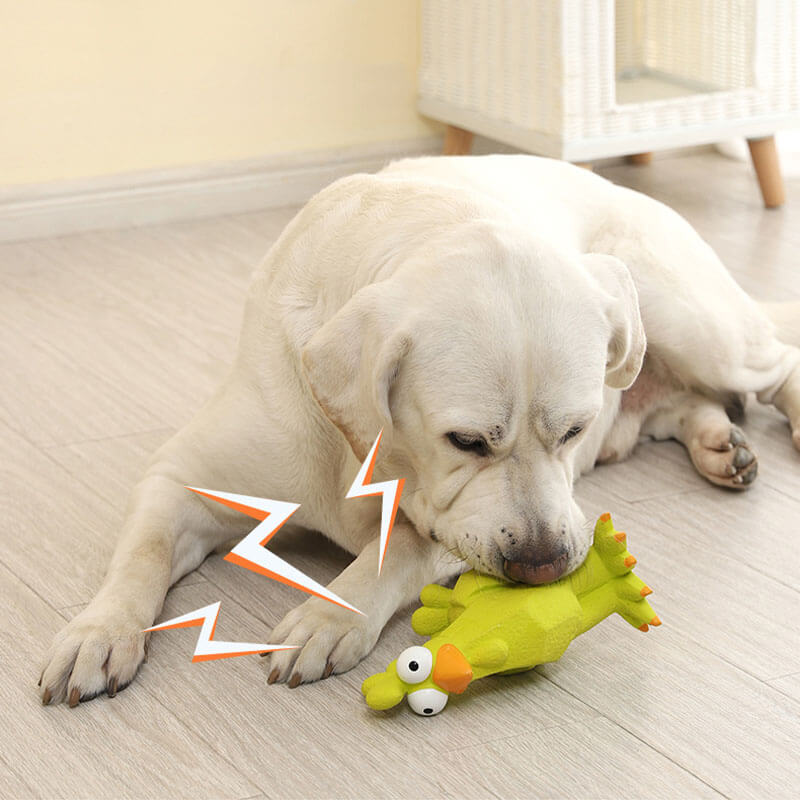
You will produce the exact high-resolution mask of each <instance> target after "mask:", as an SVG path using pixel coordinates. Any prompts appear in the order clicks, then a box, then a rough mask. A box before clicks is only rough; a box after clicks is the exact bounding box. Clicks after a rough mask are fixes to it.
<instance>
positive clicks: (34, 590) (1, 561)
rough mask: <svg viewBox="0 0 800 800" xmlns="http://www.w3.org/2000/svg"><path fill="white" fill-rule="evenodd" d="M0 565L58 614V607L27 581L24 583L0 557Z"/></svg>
mask: <svg viewBox="0 0 800 800" xmlns="http://www.w3.org/2000/svg"><path fill="white" fill-rule="evenodd" d="M0 566H2V568H3V569H4V570H5V571H6V572H8V574H9V575H13V576H14V578H16V579H17V580H18V581H19V582H20V583H21V584H22V585H23V586H24V587H25V588H26V589H29V590H30V591H31V592H33V594H35V595H36V596H37V597H38V598H39V599H40V600H41V601H42V602H43V603H44V604H45V605H46V606H47V607H48V608H49V609H50V610H52V611H55V612H56V614H58V609H57V608H56V607H55V606H54V605H53V604H52V603H51V602H50V601H49V600H46V599H45V598H44V597H42V595H40V594H39V592H37V591H36V589H34V588H33V586H30V585H29V584H28V583H26V582H25V579H24V578H22V577H21V576H19V575H17V573H16V572H15V571H14V570H13V569H12V568H11V567H10V566H9V565H8V564H6V562H5V561H3V559H0Z"/></svg>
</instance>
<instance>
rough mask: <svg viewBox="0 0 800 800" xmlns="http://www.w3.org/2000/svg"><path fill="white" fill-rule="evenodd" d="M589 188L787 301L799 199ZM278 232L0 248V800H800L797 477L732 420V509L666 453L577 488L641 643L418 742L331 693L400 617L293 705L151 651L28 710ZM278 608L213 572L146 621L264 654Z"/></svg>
mask: <svg viewBox="0 0 800 800" xmlns="http://www.w3.org/2000/svg"><path fill="white" fill-rule="evenodd" d="M605 174H606V175H607V176H608V177H610V178H612V179H613V180H615V181H618V182H621V183H625V184H627V185H630V186H633V187H635V188H639V189H642V190H643V191H645V192H648V193H650V194H652V195H653V196H655V197H657V198H660V199H662V200H665V201H667V202H668V203H670V204H671V205H673V206H674V207H675V208H677V209H678V210H679V211H680V212H682V213H683V214H685V215H686V216H687V217H688V218H689V220H690V221H691V222H693V223H694V224H695V225H696V226H697V228H698V229H699V230H700V232H701V233H702V234H703V235H704V236H705V237H706V238H707V239H708V240H709V241H710V242H711V243H712V244H713V245H714V246H715V247H716V248H717V250H718V251H719V252H720V254H721V255H722V257H723V259H724V260H725V261H726V262H727V264H728V265H729V267H730V268H731V270H732V271H733V273H734V275H735V276H736V278H737V279H738V280H739V281H740V282H741V284H742V285H743V286H744V287H745V288H746V289H747V290H748V291H751V292H752V293H755V294H756V295H758V296H760V297H761V298H764V299H784V298H795V299H796V298H798V297H800V256H799V255H798V254H799V253H800V183H795V184H794V185H790V186H789V187H788V189H789V195H790V197H793V198H794V200H793V201H792V202H790V204H789V205H788V206H787V207H785V208H784V209H782V210H779V211H764V210H763V209H762V208H761V205H760V199H759V196H758V192H757V188H756V185H755V182H754V180H753V179H752V176H751V175H750V169H749V167H748V166H747V165H744V164H741V163H738V162H732V161H727V160H725V159H723V158H721V157H719V156H714V155H711V154H707V155H698V156H692V157H689V158H683V159H672V160H656V161H655V162H654V163H653V164H652V165H651V166H649V167H644V168H643V167H639V168H637V167H633V166H620V167H613V168H609V169H607V170H605ZM291 214H292V209H285V210H279V211H270V212H264V213H255V214H246V215H243V216H238V217H227V218H220V219H212V220H207V221H202V222H191V223H184V224H173V225H169V226H164V227H152V228H142V229H138V230H124V231H116V232H102V233H92V234H85V235H80V236H74V237H67V238H61V239H53V240H48V241H32V242H29V243H22V244H15V245H5V246H2V247H0V321H1V322H2V336H0V370H1V372H0V375H2V377H1V378H0V380H2V392H0V471H1V475H2V477H1V479H0V498H1V501H0V502H1V505H0V511H2V519H3V522H2V535H0V603H1V604H2V608H3V609H4V611H3V613H2V620H1V621H0V630H1V632H2V649H1V651H0V670H2V674H1V675H0V794H2V796H3V797H8V798H22V797H45V798H50V797H189V796H191V797H195V798H206V797H229V798H253V797H276V798H300V797H401V798H416V797H420V796H446V797H456V798H461V797H495V796H498V797H526V798H531V797H574V798H586V797H609V798H612V797H648V798H676V797H712V796H719V795H724V796H727V797H734V798H747V797H752V798H765V797H772V798H790V797H791V798H794V797H798V796H800V592H799V590H800V577H799V576H800V454H798V453H796V452H794V451H793V449H792V447H791V444H790V440H789V435H788V429H787V427H786V425H785V423H784V421H783V420H782V419H781V418H780V416H779V415H777V414H776V413H774V412H772V411H769V410H765V409H760V408H755V409H753V410H752V412H751V414H750V418H749V421H748V422H747V423H746V425H745V428H746V430H747V431H748V432H749V434H750V436H751V441H752V442H754V444H755V447H756V449H757V452H758V453H759V455H760V458H761V470H760V475H759V478H758V480H757V482H756V484H755V485H754V487H753V488H752V489H751V490H750V491H749V492H747V493H745V494H734V493H730V492H727V491H723V490H720V489H716V488H714V487H712V486H710V485H708V484H706V483H705V482H704V481H703V480H702V479H701V478H699V477H698V476H697V475H696V474H695V473H694V472H693V471H692V469H691V467H690V466H689V463H688V460H687V458H686V456H685V454H684V452H683V451H682V449H681V448H680V447H679V446H678V445H677V444H673V443H664V444H655V443H653V444H646V445H644V446H641V447H640V448H639V450H638V451H637V453H636V454H635V455H634V457H633V458H632V459H631V460H630V461H628V462H626V463H623V464H619V465H614V466H608V467H603V468H600V469H598V470H597V471H596V472H595V473H593V474H592V475H591V476H590V477H588V478H586V479H584V480H582V481H581V482H580V484H579V486H578V490H577V493H578V496H579V499H580V501H581V503H582V505H583V507H584V509H585V510H586V511H587V513H588V514H591V515H595V514H598V513H600V512H602V511H605V510H609V511H611V512H612V513H613V514H614V518H615V522H616V523H617V526H618V527H619V528H621V529H624V530H626V531H627V532H628V536H629V546H630V549H631V551H632V552H634V553H635V554H636V556H637V557H638V559H639V567H638V568H637V569H638V574H639V575H640V576H641V577H642V578H643V579H645V580H646V581H647V583H648V584H649V585H650V586H652V587H653V588H654V589H655V594H654V595H653V596H652V598H650V599H651V600H652V602H653V605H654V607H655V608H656V610H657V612H658V614H659V615H660V617H661V618H662V620H663V621H664V625H663V626H662V627H661V628H659V629H655V630H651V632H650V633H648V634H646V635H645V634H641V633H639V632H638V631H635V630H633V629H632V628H630V627H628V626H627V625H626V624H625V623H624V622H623V621H622V620H621V619H619V618H614V619H611V620H608V621H607V622H606V623H604V624H603V625H601V626H600V627H599V628H596V629H594V630H593V631H591V632H589V633H588V634H586V635H585V636H583V637H582V638H581V639H579V640H578V641H576V642H575V643H574V645H573V646H572V647H571V648H570V650H569V652H568V653H567V654H566V655H565V657H564V658H563V659H562V660H561V661H560V662H559V663H557V664H553V665H548V666H544V667H540V668H538V669H536V670H535V671H533V672H530V673H527V674H524V675H517V676H514V677H507V678H494V679H491V678H490V679H486V680H484V681H481V682H480V683H478V684H476V685H475V686H473V687H471V688H470V690H469V692H468V693H467V695H465V696H463V697H461V698H456V699H455V700H452V701H451V703H450V705H449V707H448V708H447V709H446V710H445V712H444V713H442V714H441V715H440V716H438V717H435V718H433V719H421V718H418V717H416V716H414V715H412V714H411V713H410V711H409V710H408V709H407V708H405V707H402V708H400V709H398V710H396V711H395V712H393V713H388V714H384V715H378V714H374V713H371V712H369V711H368V709H367V708H366V707H365V705H364V703H363V700H362V698H361V695H360V692H359V685H360V683H361V681H362V680H363V679H364V678H365V677H366V676H367V675H369V674H371V673H373V672H375V671H378V670H381V669H383V668H384V667H385V665H386V664H387V663H388V662H389V661H390V660H391V659H392V658H393V657H394V656H396V655H397V653H398V652H399V651H400V650H401V649H402V648H403V647H405V646H406V645H407V644H410V643H412V642H414V641H417V638H416V637H415V636H414V635H413V634H412V633H411V631H410V628H409V625H408V622H409V614H408V612H405V613H402V614H399V615H398V616H397V617H396V618H395V620H394V621H393V622H392V624H391V625H390V627H389V629H388V630H387V632H386V634H385V635H384V637H383V638H382V639H381V641H380V643H379V645H378V647H377V649H376V650H375V652H374V653H373V654H372V655H370V656H369V657H368V658H367V659H366V661H364V662H363V663H362V664H361V665H360V666H359V667H358V668H356V669H355V670H353V671H352V672H351V673H349V674H347V675H344V676H341V677H338V678H334V679H330V680H327V681H324V682H322V683H318V684H315V685H311V686H306V687H301V688H299V689H296V690H290V689H288V688H287V687H286V686H285V685H275V686H268V685H267V683H266V675H265V674H264V671H263V668H262V664H261V662H260V660H259V659H258V658H255V657H248V658H237V659H229V660H225V661H219V662H209V663H201V664H192V663H191V662H190V656H191V653H192V650H193V647H194V642H195V638H196V634H197V631H196V630H194V629H190V630H179V631H173V632H169V633H162V634H156V636H155V637H154V639H153V643H152V648H151V657H150V661H149V663H147V664H146V665H144V667H143V668H142V670H141V672H140V675H139V678H138V679H137V681H136V682H135V683H134V684H133V685H132V686H131V687H130V688H128V689H127V690H126V691H124V692H122V693H120V694H119V695H118V696H117V697H115V698H114V699H112V700H109V699H106V698H102V699H98V700H95V701H93V702H90V703H85V704H81V705H80V706H79V707H78V708H76V709H74V710H70V709H68V708H67V707H66V706H63V705H62V706H57V707H42V706H41V704H40V703H39V701H38V697H37V693H36V680H37V678H38V675H39V668H40V665H41V659H42V656H43V653H44V650H45V648H46V647H47V645H48V644H49V641H50V639H51V637H52V636H53V634H54V633H55V632H56V630H57V629H58V628H59V627H61V626H62V625H63V624H64V623H65V621H66V620H68V619H69V618H70V617H72V616H73V615H74V614H75V613H77V612H78V611H79V610H80V609H81V608H82V607H83V606H84V605H85V604H86V602H87V601H88V600H89V599H90V597H91V596H92V593H93V592H94V591H95V589H96V588H97V586H98V585H99V583H100V580H101V577H102V575H103V570H104V567H105V564H106V562H107V560H108V558H109V555H110V553H111V550H112V547H113V545H114V540H115V536H116V532H117V530H118V529H119V525H120V520H121V518H122V514H123V509H124V506H125V502H126V496H127V493H128V490H129V488H130V487H131V486H132V484H133V482H134V480H135V479H136V477H137V476H138V474H139V473H140V471H141V470H142V466H143V464H144V462H145V459H146V458H147V456H148V454H149V453H151V452H152V451H153V450H154V448H155V447H156V446H157V445H158V444H159V443H160V442H162V441H163V440H164V439H166V437H168V436H169V435H170V434H171V433H172V432H173V431H174V430H175V429H176V428H177V427H178V426H180V425H182V424H183V423H184V422H185V421H186V420H188V419H189V417H190V416H191V414H192V412H193V411H194V410H195V409H196V408H197V407H198V406H199V404H200V403H201V402H202V401H203V399H204V398H206V397H207V396H208V395H209V393H210V392H211V390H212V387H214V386H215V384H216V383H217V381H218V380H219V379H220V377H221V376H222V375H223V373H224V371H225V369H226V364H227V362H228V359H229V358H230V356H231V353H232V351H233V348H234V346H235V341H236V336H237V326H238V320H239V315H240V309H241V303H242V298H243V295H244V292H245V288H246V286H247V281H248V275H249V274H250V272H251V271H252V269H253V268H254V266H255V265H256V263H257V262H258V260H259V258H260V256H261V255H262V254H263V252H264V251H265V250H266V248H267V246H268V245H269V244H270V242H271V241H272V240H273V239H274V238H275V237H276V236H277V234H278V232H279V231H280V230H281V228H282V226H283V225H284V224H285V223H286V222H287V221H288V219H289V218H290V216H291ZM301 499H302V498H298V501H300V500H301ZM276 547H277V548H278V549H279V551H280V553H281V555H282V556H283V557H284V558H287V559H288V560H290V561H292V562H293V563H295V564H297V565H298V566H299V567H300V568H301V569H304V570H305V571H307V572H309V573H311V574H312V575H313V576H314V577H316V578H317V579H321V580H323V581H327V580H328V579H330V578H332V577H333V575H334V574H335V573H336V572H337V571H338V570H340V569H341V568H342V565H343V564H345V563H346V561H347V559H346V556H345V555H344V554H343V553H341V552H340V551H338V550H337V549H336V548H335V547H333V546H332V545H327V544H326V545H323V546H322V547H321V548H320V546H319V544H318V541H317V538H316V537H315V536H312V535H309V536H308V537H307V538H306V539H304V540H301V541H285V542H279V543H278V545H277V546H276ZM312 550H317V554H316V555H312ZM320 552H321V554H320ZM301 599H302V597H301V595H300V594H299V593H298V592H296V591H294V590H292V589H290V588H288V587H286V586H283V585H281V584H277V583H274V582H270V581H269V580H267V579H265V578H261V577H259V576H257V575H254V574H252V573H248V572H245V571H243V570H241V569H239V568H237V567H236V566H234V565H232V564H229V563H226V562H223V561H222V560H221V557H220V556H214V557H212V558H210V559H209V560H208V561H207V562H206V563H205V564H204V565H203V566H202V567H201V569H199V570H198V571H197V572H196V573H194V574H192V575H190V576H188V577H187V578H185V579H184V580H183V581H182V582H181V584H180V586H179V587H177V588H176V589H175V590H174V591H173V592H171V593H170V595H169V598H168V601H167V605H166V607H165V609H164V617H163V618H165V619H166V618H168V617H171V616H175V615H178V614H181V613H185V612H187V611H190V610H193V609H196V608H198V607H200V606H202V605H205V604H208V603H211V602H214V601H216V600H222V613H221V615H220V620H219V630H218V631H217V635H218V637H219V638H222V639H238V640H248V639H249V640H251V641H269V640H268V639H265V638H264V636H265V635H268V631H269V628H270V626H272V625H273V624H275V623H276V622H277V621H278V620H279V619H280V618H281V617H282V616H283V614H284V613H285V612H286V611H287V610H289V609H290V608H291V607H292V606H293V605H294V604H297V603H298V602H299V601H300V600H301Z"/></svg>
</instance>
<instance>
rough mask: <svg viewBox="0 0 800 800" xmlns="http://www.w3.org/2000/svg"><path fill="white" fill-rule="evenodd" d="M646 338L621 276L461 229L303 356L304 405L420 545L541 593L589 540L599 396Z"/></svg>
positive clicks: (501, 229) (534, 244) (628, 377)
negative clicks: (588, 498)
mask: <svg viewBox="0 0 800 800" xmlns="http://www.w3.org/2000/svg"><path fill="white" fill-rule="evenodd" d="M644 350H645V338H644V332H643V329H642V323H641V318H640V315H639V307H638V299H637V295H636V290H635V288H634V285H633V281H632V279H631V276H630V274H629V272H628V270H627V268H626V267H625V265H624V264H623V263H622V262H621V261H619V260H618V259H616V258H613V257H611V256H605V255H586V256H583V257H577V256H573V255H571V254H568V253H564V252H560V251H558V250H556V249H554V248H553V247H551V246H549V245H547V244H545V243H543V242H542V241H540V240H537V239H534V238H532V237H531V236H529V235H528V234H527V233H526V232H525V231H524V230H520V229H519V228H517V227H514V226H507V225H498V224H497V223H494V222H491V223H489V222H472V223H468V224H465V225H463V226H460V227H459V229H458V230H457V231H456V232H454V233H451V234H448V235H443V236H441V237H439V238H437V239H436V240H435V241H432V242H431V243H429V245H428V246H426V247H423V248H422V249H420V250H419V251H418V252H417V253H416V254H415V255H414V256H413V257H410V258H409V259H408V261H407V262H406V263H405V264H404V265H403V266H402V267H401V268H400V269H398V270H397V271H396V272H395V273H394V275H393V276H392V278H390V279H389V280H386V281H383V282H380V283H376V284H372V285H370V286H367V287H366V288H364V289H362V290H360V291H359V292H357V293H356V294H355V295H354V296H353V297H352V299H351V300H350V301H349V302H348V303H347V304H346V305H345V306H344V307H343V308H342V309H341V310H340V311H339V312H338V313H337V314H336V315H335V316H334V317H333V318H332V319H330V320H329V321H328V322H327V323H325V324H324V325H323V326H322V328H321V329H320V330H319V331H318V332H317V333H316V334H315V335H314V336H313V337H312V338H311V340H310V341H309V342H308V344H307V346H306V348H305V349H304V352H303V363H304V366H305V370H306V374H307V377H308V381H309V383H310V386H311V389H312V391H313V394H314V396H315V398H316V399H317V402H318V403H319V404H320V406H321V407H322V409H323V410H324V411H325V413H326V414H327V416H328V417H329V418H330V419H331V420H332V421H333V422H334V423H335V424H336V425H337V426H338V427H339V429H340V430H341V431H342V432H343V433H344V435H345V436H346V437H347V440H348V442H349V443H350V446H351V447H352V449H353V451H354V452H355V454H356V456H358V457H359V458H360V459H363V458H364V457H365V456H366V453H367V451H368V450H369V448H370V446H371V444H372V442H373V441H374V439H375V437H376V436H377V434H378V431H379V430H381V429H383V430H384V437H383V439H382V442H381V452H380V453H379V460H378V465H377V472H376V475H377V473H378V472H379V473H380V475H381V477H382V478H391V477H404V478H405V479H406V486H405V491H404V494H403V499H402V502H401V507H402V509H403V511H404V512H405V514H406V516H407V517H408V518H409V519H410V520H411V521H412V522H413V523H414V525H415V526H416V527H417V530H418V531H419V532H420V533H421V534H422V535H424V536H429V537H431V538H432V539H434V540H435V541H438V542H441V543H442V545H443V546H444V547H446V548H447V549H448V550H450V551H451V552H452V553H454V554H456V555H458V556H459V557H460V558H463V560H465V561H466V562H467V563H469V564H470V565H471V566H473V567H474V568H476V569H478V570H480V571H483V572H487V573H490V574H494V575H497V576H503V577H508V578H510V579H512V580H517V581H523V582H526V583H545V582H550V581H552V580H555V579H557V578H558V577H560V576H561V575H563V574H565V573H568V572H570V571H572V570H573V569H575V568H576V567H578V566H579V565H580V564H581V563H582V561H583V560H584V558H585V556H586V553H587V551H588V548H589V545H590V544H591V528H590V527H587V526H586V520H585V518H584V516H583V514H582V513H581V511H580V509H579V508H578V506H577V505H576V503H575V502H574V500H573V498H572V482H573V469H574V462H575V457H576V452H577V450H578V448H580V447H581V444H582V442H583V441H584V440H585V439H586V437H588V436H590V435H591V434H592V425H593V422H594V420H595V418H596V417H597V415H598V413H599V412H600V409H601V407H602V404H603V400H604V393H605V389H604V387H605V386H609V387H613V388H618V389H621V388H625V387H627V386H629V385H630V384H631V383H632V382H633V380H634V379H635V377H636V375H637V373H638V372H639V369H640V367H641V363H642V358H643V356H644Z"/></svg>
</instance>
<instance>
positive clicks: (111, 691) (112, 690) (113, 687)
mask: <svg viewBox="0 0 800 800" xmlns="http://www.w3.org/2000/svg"><path fill="white" fill-rule="evenodd" d="M118 683H119V680H118V679H117V676H116V675H115V676H114V677H113V678H111V680H109V682H108V686H107V687H106V694H107V695H108V696H109V697H114V696H115V695H116V693H117V685H118Z"/></svg>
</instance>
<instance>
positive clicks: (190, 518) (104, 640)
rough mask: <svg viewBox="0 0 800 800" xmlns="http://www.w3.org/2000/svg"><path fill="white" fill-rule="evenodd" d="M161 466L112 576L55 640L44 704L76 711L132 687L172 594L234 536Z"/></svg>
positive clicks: (140, 489)
mask: <svg viewBox="0 0 800 800" xmlns="http://www.w3.org/2000/svg"><path fill="white" fill-rule="evenodd" d="M174 471H175V470H174V469H173V468H171V467H170V466H169V465H168V464H166V463H163V462H162V463H159V464H156V465H154V467H153V468H152V469H151V470H150V471H149V473H148V474H147V475H146V476H145V478H144V479H143V480H142V482H141V483H140V484H139V485H138V486H137V487H136V489H135V490H134V492H133V496H132V499H131V505H130V509H129V512H128V516H127V519H126V522H125V525H124V528H123V532H122V535H121V537H120V540H119V543H118V544H117V547H116V550H115V552H114V555H113V557H112V559H111V563H110V565H109V568H108V573H107V575H106V577H105V580H104V581H103V585H102V587H101V588H100V591H99V592H98V593H97V595H96V596H95V598H94V599H93V600H92V601H91V602H90V603H89V604H88V606H86V608H85V609H84V610H83V611H81V612H80V613H79V614H78V615H77V616H76V617H74V619H72V621H71V622H70V623H69V624H68V625H67V626H66V627H65V628H64V629H62V630H61V631H60V632H59V633H58V634H57V635H56V637H55V639H54V641H53V643H52V645H51V646H50V650H49V651H48V654H47V656H46V659H45V667H44V669H43V671H42V675H41V678H40V682H39V686H40V691H41V696H42V702H44V703H45V704H47V703H51V702H55V703H58V702H60V701H62V700H64V699H67V700H68V701H69V704H70V706H75V705H77V704H78V703H79V702H80V701H81V700H88V699H90V698H92V697H95V696H96V695H98V694H100V693H102V692H107V693H108V695H109V696H112V697H113V695H114V694H115V693H116V692H117V691H119V690H120V689H122V688H124V687H125V686H126V685H127V684H128V683H130V682H131V681H132V680H133V677H134V675H135V674H136V672H137V670H138V668H139V665H140V664H141V662H142V661H143V660H144V658H145V655H146V649H147V638H146V636H145V634H143V633H142V629H143V628H147V627H149V626H150V625H152V624H153V620H154V619H155V618H156V615H157V614H158V613H159V611H160V610H161V606H162V605H163V602H164V597H165V595H166V593H167V589H168V588H169V587H170V585H171V584H173V583H174V582H175V581H177V580H178V579H179V578H180V577H181V576H182V575H185V574H186V573H187V572H190V571H191V570H193V569H194V568H195V567H197V566H199V564H200V563H201V562H202V560H203V559H204V558H205V557H206V555H208V553H209V552H210V551H211V550H212V549H213V548H214V547H215V546H216V545H217V544H218V543H219V542H221V541H222V540H223V539H224V538H225V537H226V536H229V535H230V530H229V529H227V530H226V529H223V526H222V525H221V524H220V523H219V522H218V521H217V520H215V519H214V518H213V517H212V515H211V514H210V513H209V512H208V511H207V510H206V508H204V505H203V501H202V500H201V499H200V498H199V497H198V496H197V495H194V494H192V493H191V492H189V491H188V490H187V489H185V488H184V487H183V485H182V483H181V482H179V481H177V480H175V479H174V478H173V477H172V473H174Z"/></svg>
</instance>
